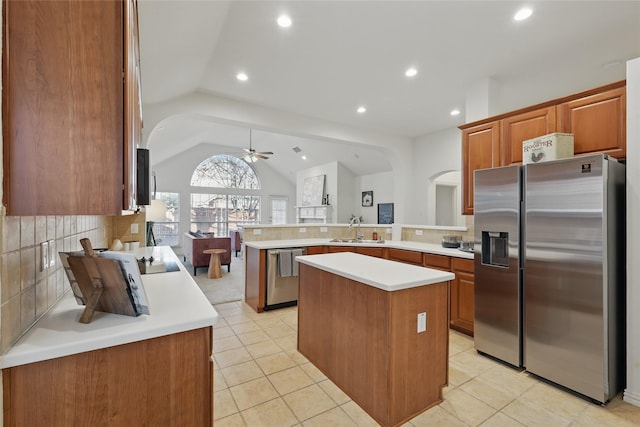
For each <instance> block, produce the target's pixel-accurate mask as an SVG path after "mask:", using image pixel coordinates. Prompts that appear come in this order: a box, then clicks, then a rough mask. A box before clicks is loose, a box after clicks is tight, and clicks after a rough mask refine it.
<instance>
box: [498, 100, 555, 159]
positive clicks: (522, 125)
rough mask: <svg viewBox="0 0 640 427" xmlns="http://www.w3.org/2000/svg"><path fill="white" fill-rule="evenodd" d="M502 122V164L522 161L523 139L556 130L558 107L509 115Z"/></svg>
mask: <svg viewBox="0 0 640 427" xmlns="http://www.w3.org/2000/svg"><path fill="white" fill-rule="evenodd" d="M501 122H502V141H503V145H504V155H503V157H502V162H501V163H500V165H501V166H508V165H513V164H519V163H522V141H526V140H528V139H532V138H535V137H537V136H541V135H546V134H548V133H552V132H556V107H553V106H552V107H546V108H541V109H539V110H533V111H527V112H526V113H522V114H516V115H514V116H511V117H507V118H505V119H503V120H501Z"/></svg>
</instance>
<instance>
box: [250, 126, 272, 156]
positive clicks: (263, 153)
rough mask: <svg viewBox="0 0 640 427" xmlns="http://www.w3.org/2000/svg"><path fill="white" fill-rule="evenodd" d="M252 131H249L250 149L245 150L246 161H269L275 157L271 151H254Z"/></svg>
mask: <svg viewBox="0 0 640 427" xmlns="http://www.w3.org/2000/svg"><path fill="white" fill-rule="evenodd" d="M251 134H252V132H251V129H249V148H243V150H244V152H245V155H244V157H243V158H244V161H245V162H248V163H254V162H257V161H258V159H264V160H267V159H268V158H269V156H271V155H273V152H271V151H256V150H254V149H253V145H252V141H251Z"/></svg>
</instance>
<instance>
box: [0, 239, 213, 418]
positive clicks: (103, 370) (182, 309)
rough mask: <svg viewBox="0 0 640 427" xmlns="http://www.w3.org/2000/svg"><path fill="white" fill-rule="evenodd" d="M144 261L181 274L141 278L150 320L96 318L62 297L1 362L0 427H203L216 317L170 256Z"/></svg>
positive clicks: (158, 253)
mask: <svg viewBox="0 0 640 427" xmlns="http://www.w3.org/2000/svg"><path fill="white" fill-rule="evenodd" d="M135 255H136V257H137V258H141V257H142V256H145V257H147V258H148V257H149V256H151V255H153V257H154V258H155V259H156V260H158V261H160V260H167V261H173V262H175V263H176V264H177V265H178V266H179V271H174V272H167V273H157V274H146V275H143V276H142V282H143V285H144V288H145V292H146V295H147V299H148V302H149V310H150V313H151V314H149V315H140V316H137V317H131V316H123V315H117V314H111V313H101V312H96V313H95V314H94V316H93V320H92V321H91V323H88V324H84V323H79V322H78V320H79V318H80V315H81V314H82V312H83V310H84V307H83V306H79V305H77V304H76V301H75V298H74V296H73V294H72V292H67V294H66V295H65V296H63V297H62V299H61V300H60V301H59V302H58V303H57V304H56V305H55V306H53V307H52V308H51V309H50V310H49V312H48V313H46V314H45V315H44V316H43V317H42V319H40V320H39V321H38V322H37V323H36V324H35V325H34V326H33V327H32V328H31V329H30V330H29V331H28V332H27V333H26V334H25V335H24V336H23V337H22V338H21V339H20V340H19V341H18V342H17V343H16V345H14V346H13V347H12V348H11V349H10V350H9V351H8V352H7V353H6V354H4V355H2V356H1V357H0V364H1V367H2V377H3V378H2V379H3V395H4V425H6V426H28V425H47V426H61V427H62V426H70V425H89V424H90V425H92V426H105V427H107V426H115V425H158V426H160V425H162V426H176V427H178V426H185V425H190V426H208V427H210V426H211V424H212V421H213V405H212V402H213V366H212V365H213V362H212V360H211V355H212V327H213V325H215V324H216V321H217V318H218V314H217V313H216V311H215V310H214V309H213V307H212V306H211V304H210V303H209V301H208V300H207V298H206V297H205V296H204V294H203V293H202V291H201V290H200V289H199V288H198V286H197V285H196V283H195V282H194V281H193V279H192V277H191V275H190V274H189V273H188V272H187V271H186V270H185V268H184V266H183V265H182V263H181V262H180V261H179V260H178V258H177V257H176V255H175V254H174V253H173V251H172V250H171V249H170V248H169V247H155V248H140V249H139V250H137V251H136V252H135Z"/></svg>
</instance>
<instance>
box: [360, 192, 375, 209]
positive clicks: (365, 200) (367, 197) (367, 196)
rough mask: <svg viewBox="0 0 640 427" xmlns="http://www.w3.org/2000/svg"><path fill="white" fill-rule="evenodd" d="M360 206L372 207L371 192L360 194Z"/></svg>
mask: <svg viewBox="0 0 640 427" xmlns="http://www.w3.org/2000/svg"><path fill="white" fill-rule="evenodd" d="M362 206H364V207H371V206H373V191H363V192H362Z"/></svg>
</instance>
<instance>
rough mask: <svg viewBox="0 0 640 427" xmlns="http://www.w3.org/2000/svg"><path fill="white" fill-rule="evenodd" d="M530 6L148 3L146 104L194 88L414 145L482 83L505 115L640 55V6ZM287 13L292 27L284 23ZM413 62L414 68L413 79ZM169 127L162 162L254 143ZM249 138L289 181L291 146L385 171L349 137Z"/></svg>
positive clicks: (158, 135) (178, 121)
mask: <svg viewBox="0 0 640 427" xmlns="http://www.w3.org/2000/svg"><path fill="white" fill-rule="evenodd" d="M526 4H527V5H528V6H530V7H531V9H532V10H533V14H532V16H531V17H530V18H529V19H527V20H525V21H521V22H516V21H514V20H513V15H514V14H515V12H516V11H517V10H518V9H519V8H520V7H521V6H524V5H525V3H524V2H519V1H170V0H143V1H141V2H140V4H139V22H140V46H141V67H142V82H143V84H142V95H143V102H144V108H145V109H147V108H150V109H153V108H157V107H158V106H162V105H166V104H170V103H171V102H173V101H175V100H176V99H181V98H184V97H185V96H189V95H190V94H198V95H201V96H205V97H206V96H211V97H215V98H217V99H229V100H232V101H233V102H236V103H239V105H245V106H247V108H254V107H255V108H262V109H263V110H264V109H267V110H273V111H275V112H278V113H281V114H286V113H291V114H295V115H297V116H302V117H306V118H308V119H309V120H316V121H317V122H318V123H324V124H327V123H328V124H331V123H334V124H336V126H348V127H351V128H354V129H363V130H366V131H367V132H379V133H380V134H381V135H394V136H398V137H400V138H405V139H406V140H408V141H411V140H412V139H413V138H416V137H419V136H421V135H425V134H429V133H432V132H435V131H439V130H442V129H447V128H452V127H456V126H458V125H460V124H462V123H465V122H466V121H468V120H467V118H466V115H465V105H466V100H467V96H468V95H469V91H470V88H471V87H473V86H474V85H475V84H477V83H478V82H481V81H488V80H490V81H491V82H493V84H494V87H495V88H496V91H495V92H494V94H493V98H492V101H491V110H492V111H491V113H492V114H499V113H502V112H507V111H510V110H513V109H517V108H520V107H524V106H527V105H532V104H535V103H539V102H543V101H547V100H550V99H553V98H557V97H561V96H565V95H569V94H572V93H575V92H580V91H583V90H587V89H590V88H594V87H597V86H601V85H604V84H607V83H611V82H614V81H618V80H622V79H624V78H625V61H626V60H628V59H631V58H634V57H638V56H640V2H638V1H626V2H617V1H532V2H531V1H530V2H527V3H526ZM282 13H286V14H288V15H289V16H290V17H291V19H292V21H293V22H292V25H291V26H290V27H289V28H281V27H279V26H278V25H277V24H276V19H277V18H278V16H279V15H280V14H282ZM409 67H415V68H416V70H417V74H416V75H415V76H413V77H406V76H405V70H406V69H407V68H409ZM239 72H244V73H246V74H247V75H248V80H246V81H239V80H237V78H236V75H237V74H238V73H239ZM358 106H365V107H366V108H367V111H366V113H363V114H360V113H358V112H356V108H357V107H358ZM453 109H459V110H460V111H461V114H459V115H458V116H451V115H450V112H451V110H453ZM162 126H163V130H164V132H154V133H153V138H152V139H153V141H150V146H151V147H155V149H157V156H156V158H158V159H161V158H163V156H164V155H163V154H162V151H163V150H165V151H166V152H167V153H170V154H166V155H173V154H175V153H176V150H177V151H179V150H181V149H187V148H189V146H192V145H195V144H198V143H211V144H216V145H222V146H228V147H229V150H234V149H238V148H239V147H242V146H247V145H248V130H247V129H248V127H252V124H251V123H246V124H237V123H234V124H229V123H219V122H217V121H216V120H215V117H208V116H207V115H206V114H205V113H203V115H202V116H194V115H190V116H188V115H185V116H182V115H174V116H172V117H171V120H165V121H164V123H162ZM147 131H149V130H147ZM167 135H170V136H167ZM181 142H184V144H183V146H180V144H181ZM253 145H254V148H256V149H258V150H259V151H261V150H262V151H264V150H269V151H273V152H274V153H275V154H274V156H272V158H271V159H270V160H268V162H270V164H271V165H272V166H273V167H274V168H276V169H278V170H281V171H282V172H283V174H284V175H286V172H285V171H289V175H290V172H291V169H292V168H300V164H301V163H300V160H299V158H298V157H299V154H297V153H294V152H293V151H292V148H293V147H299V148H301V149H302V153H300V154H304V153H305V152H307V153H309V157H311V159H308V160H307V162H308V163H305V165H307V167H310V166H313V165H317V164H323V163H327V162H329V161H333V160H340V161H341V162H343V163H345V164H346V166H347V167H348V168H350V169H351V170H352V171H353V172H354V173H355V174H356V175H362V174H367V173H373V172H375V171H381V170H388V169H389V162H388V159H386V158H385V154H384V153H383V152H381V151H380V150H377V149H371V148H368V147H366V146H353V147H351V146H348V145H347V146H348V153H347V154H345V150H346V149H347V148H345V145H344V144H339V143H334V142H328V141H323V142H322V144H321V145H319V143H318V141H317V140H314V139H313V138H309V137H308V136H305V137H300V136H299V135H295V134H294V135H291V134H288V132H287V129H278V130H274V129H262V131H258V132H257V133H256V134H254V138H253ZM320 146H321V149H319V148H318V147H320ZM313 147H316V149H315V151H314V148H313ZM362 158H365V159H367V161H366V162H363V161H362ZM294 160H295V161H294Z"/></svg>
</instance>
